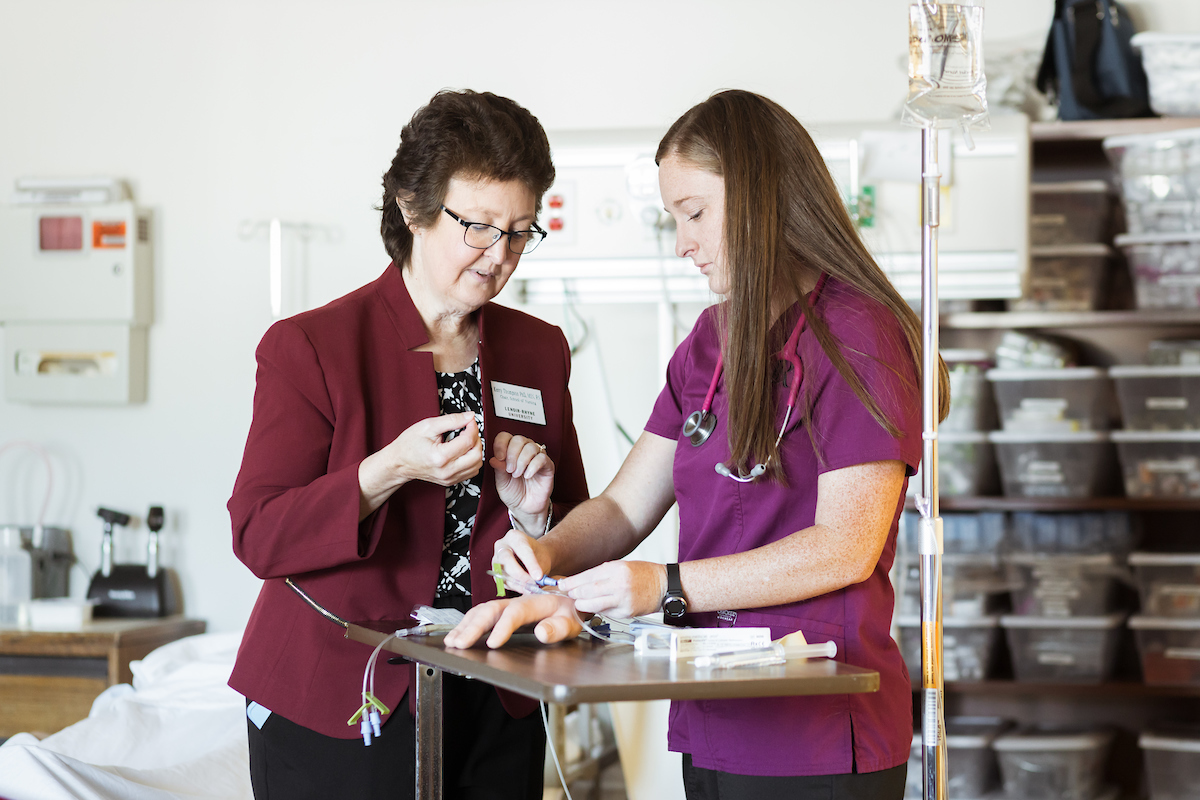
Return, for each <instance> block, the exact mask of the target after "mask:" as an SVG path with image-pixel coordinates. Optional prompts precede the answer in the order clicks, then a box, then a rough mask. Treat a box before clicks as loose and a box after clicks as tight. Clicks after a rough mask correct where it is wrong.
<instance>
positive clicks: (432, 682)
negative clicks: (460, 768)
mask: <svg viewBox="0 0 1200 800" xmlns="http://www.w3.org/2000/svg"><path fill="white" fill-rule="evenodd" d="M416 796H417V797H418V798H420V799H421V800H442V671H441V670H440V669H438V668H437V667H431V666H429V665H428V664H417V795H416Z"/></svg>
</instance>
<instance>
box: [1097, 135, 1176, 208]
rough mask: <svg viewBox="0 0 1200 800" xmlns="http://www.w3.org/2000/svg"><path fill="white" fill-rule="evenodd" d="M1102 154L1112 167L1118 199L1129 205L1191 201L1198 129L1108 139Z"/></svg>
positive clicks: (1105, 141)
mask: <svg viewBox="0 0 1200 800" xmlns="http://www.w3.org/2000/svg"><path fill="white" fill-rule="evenodd" d="M1104 151H1105V153H1106V155H1107V156H1108V159H1109V161H1111V162H1112V164H1113V166H1114V167H1115V171H1116V175H1117V178H1118V180H1119V182H1120V186H1121V199H1122V200H1124V201H1125V203H1126V206H1127V208H1128V204H1130V203H1162V202H1176V201H1194V200H1196V199H1197V198H1198V197H1200V194H1198V192H1197V189H1198V188H1200V187H1197V184H1196V181H1195V176H1196V174H1197V171H1198V170H1200V128H1184V129H1181V130H1174V131H1162V132H1159V133H1145V134H1132V135H1129V136H1110V137H1108V138H1106V139H1105V140H1104Z"/></svg>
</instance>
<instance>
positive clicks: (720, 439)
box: [446, 91, 949, 800]
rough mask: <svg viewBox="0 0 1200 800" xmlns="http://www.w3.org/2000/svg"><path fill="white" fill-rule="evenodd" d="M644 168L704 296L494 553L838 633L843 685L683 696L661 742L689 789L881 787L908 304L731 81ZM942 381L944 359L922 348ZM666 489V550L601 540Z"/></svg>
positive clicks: (508, 627) (811, 633) (910, 329)
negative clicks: (666, 353) (647, 383)
mask: <svg viewBox="0 0 1200 800" xmlns="http://www.w3.org/2000/svg"><path fill="white" fill-rule="evenodd" d="M657 160H658V163H659V185H660V187H661V189H662V198H663V201H664V203H665V204H666V208H667V211H668V212H670V214H671V215H672V216H673V217H674V218H675V221H676V223H677V233H676V237H677V239H676V247H675V251H676V253H677V255H679V256H680V257H690V258H691V259H692V261H693V262H695V264H696V266H697V267H698V268H699V270H700V272H701V273H702V274H703V275H705V276H706V277H707V278H708V284H709V288H710V289H711V290H712V291H713V292H714V293H715V294H717V295H719V296H720V297H721V298H722V300H723V302H721V303H719V304H717V305H716V306H713V307H712V308H710V309H708V310H706V311H705V312H704V313H703V314H702V315H701V316H700V319H699V320H698V321H697V323H696V326H695V328H694V329H693V330H692V332H691V334H690V335H689V336H688V337H687V339H685V340H684V342H683V343H682V344H681V345H680V346H679V348H678V349H677V350H676V351H675V355H674V357H673V358H672V360H671V363H670V366H669V368H668V370H667V385H666V387H665V388H664V389H663V391H662V394H661V395H659V398H658V402H657V403H656V404H655V407H654V410H653V412H652V413H651V415H650V420H649V421H648V422H647V424H646V431H645V433H643V434H642V436H641V438H640V439H639V440H638V442H637V444H636V446H635V447H634V448H633V450H632V451H631V452H630V454H629V456H628V458H626V460H625V463H624V464H623V465H622V467H621V470H620V471H619V472H618V474H617V476H616V478H615V479H614V480H613V482H612V484H610V485H609V487H608V488H607V489H605V491H604V493H603V494H602V495H601V496H600V497H598V498H596V499H594V500H590V501H588V502H586V503H584V504H582V505H581V506H580V507H579V508H578V509H576V510H575V511H574V512H573V513H572V514H571V515H570V516H569V517H567V519H565V520H564V521H563V522H562V523H561V524H560V525H559V526H558V527H556V528H555V530H554V531H553V532H552V533H551V534H550V535H549V536H546V537H545V538H543V539H540V540H535V539H532V538H530V537H528V536H524V535H521V534H519V533H515V532H514V533H512V534H509V535H508V536H507V537H506V538H505V539H504V540H502V541H501V542H500V543H499V544H498V546H497V558H498V559H499V560H500V561H502V562H503V564H504V565H505V568H506V569H507V570H508V571H510V572H512V573H514V574H516V575H517V576H525V574H526V570H527V571H528V573H529V575H531V576H533V577H541V575H542V574H543V573H544V572H546V571H553V572H556V573H561V574H565V575H570V576H571V577H568V578H563V579H560V581H559V583H558V586H559V588H560V589H562V590H564V591H565V592H567V593H568V594H569V596H570V598H571V599H572V600H573V601H574V606H576V607H577V608H578V609H579V610H581V611H587V612H607V613H610V614H613V615H616V616H631V615H638V614H648V613H651V612H654V611H658V610H661V611H662V612H663V613H664V616H666V617H667V619H668V620H671V621H675V622H677V623H679V624H687V625H697V626H707V627H718V626H720V627H727V626H763V627H769V628H770V629H771V632H772V636H773V637H774V638H778V637H781V636H783V635H785V634H789V633H792V632H794V631H797V630H799V631H802V632H803V633H804V634H806V635H807V636H808V637H809V638H810V639H817V640H821V641H824V640H826V639H832V640H834V641H835V642H836V643H837V651H838V657H839V658H843V659H845V660H847V661H850V662H852V663H854V664H857V665H860V666H866V667H870V668H872V669H875V670H878V672H879V674H880V688H879V691H878V692H874V693H871V694H864V695H832V696H822V697H798V698H765V699H738V700H705V701H683V702H676V703H673V704H672V707H671V725H670V734H669V738H668V742H669V745H670V748H671V749H672V750H676V751H679V752H682V753H683V754H684V757H683V765H684V767H683V770H684V774H683V777H684V786H685V789H686V791H687V795H688V797H689V798H691V800H698V799H699V798H706V799H707V798H713V799H716V798H751V797H789V798H791V797H796V798H809V797H811V798H817V797H820V798H896V799H897V800H898V798H900V797H901V796H902V795H903V793H904V781H905V762H906V760H907V759H908V753H909V743H910V741H911V737H912V695H911V687H910V684H909V677H908V674H907V671H906V670H905V667H904V662H903V660H902V659H901V657H900V652H899V650H898V649H897V647H896V644H895V642H893V641H892V639H891V637H890V635H889V626H890V624H891V616H892V605H893V595H892V587H891V583H890V582H889V580H888V576H887V573H888V569H889V568H890V567H891V564H892V559H893V557H894V555H895V548H896V529H897V521H898V518H899V515H900V512H901V510H902V509H903V507H904V489H905V483H906V481H907V477H908V476H909V475H912V474H913V473H914V472H915V470H916V466H917V464H918V462H919V460H920V457H921V435H920V431H921V420H920V411H921V400H920V390H919V382H918V380H917V376H918V375H919V374H920V353H921V345H920V324H919V321H918V320H917V318H916V315H915V314H914V313H913V312H912V310H911V309H910V308H909V307H908V306H907V305H906V304H905V302H904V301H903V300H902V299H901V297H900V296H899V295H898V294H897V293H896V291H895V289H894V288H892V286H891V284H890V283H889V282H888V279H887V278H886V277H885V276H884V274H883V273H882V272H881V271H880V269H879V267H878V266H877V265H876V263H875V261H874V260H873V259H872V258H871V256H870V254H869V253H868V252H867V250H866V248H865V247H864V246H863V244H862V242H861V241H860V240H859V238H858V235H857V232H856V231H855V229H854V225H853V223H852V222H851V221H850V218H849V216H848V215H847V214H846V211H845V209H844V208H843V206H842V200H841V195H840V192H839V191H838V189H837V187H836V186H835V184H834V182H833V180H832V178H831V177H830V175H829V172H828V170H827V169H826V167H825V165H824V162H823V161H822V159H821V157H820V154H819V153H818V152H817V148H816V146H815V145H814V144H813V141H812V139H811V138H809V136H808V134H807V132H806V131H805V130H804V128H803V127H802V126H801V125H800V123H799V122H797V121H796V119H795V118H794V117H792V116H791V114H789V113H788V112H787V111H786V110H784V109H783V108H781V107H780V106H779V105H778V104H776V103H773V102H771V101H770V100H768V99H766V98H764V97H760V96H758V95H754V94H751V93H749V92H739V91H730V92H721V93H719V94H716V95H713V96H712V97H710V98H709V99H708V100H707V101H705V102H703V103H701V104H699V105H698V106H696V107H694V108H692V109H691V110H690V111H688V112H687V113H686V114H684V115H683V117H681V118H680V119H679V120H678V121H677V122H676V123H675V124H674V125H673V126H672V127H671V129H670V130H669V131H668V132H667V134H666V136H665V137H664V138H663V140H662V142H661V143H660V145H659V148H658V157H657ZM940 378H941V385H942V389H943V392H942V397H943V399H944V400H946V401H948V397H949V394H948V392H946V391H945V388H946V384H947V380H946V374H945V371H944V367H943V368H942V374H941V376H940ZM676 502H678V504H679V521H680V527H679V561H680V563H676V564H652V563H648V562H642V561H610V560H609V559H614V558H620V557H621V556H623V555H625V554H626V553H628V552H629V551H630V550H631V549H632V548H633V547H634V546H635V545H636V544H637V543H638V542H640V541H641V540H642V539H643V538H644V537H645V536H646V535H647V534H649V532H650V531H652V530H653V529H654V527H655V526H656V525H657V524H658V522H659V520H661V519H662V517H663V515H664V514H665V513H666V511H667V510H668V509H669V508H670V507H671V505H672V504H673V503H676ZM570 605H571V603H570V602H569V601H568V600H565V599H563V598H558V597H553V596H547V595H542V596H534V597H531V598H526V599H522V600H519V601H496V602H495V603H494V604H489V605H487V606H483V607H479V608H476V609H474V610H473V611H472V613H471V614H468V617H467V620H465V621H464V623H463V624H462V625H461V626H460V627H459V629H458V630H456V631H454V632H452V633H451V634H450V635H448V636H447V637H446V644H447V645H448V646H452V647H466V646H470V645H471V644H473V643H474V641H475V640H476V639H477V638H478V637H480V636H482V635H483V633H484V632H485V631H486V630H488V629H489V628H494V629H493V630H492V633H491V636H490V637H489V638H488V644H489V645H490V646H498V645H500V644H501V643H502V642H503V641H504V640H505V639H506V638H507V636H508V635H509V634H510V633H511V631H512V629H513V627H514V626H515V625H518V624H521V623H524V622H527V621H533V620H539V619H540V620H542V621H541V622H540V623H539V627H538V629H537V634H538V636H539V637H540V638H542V639H543V640H544V641H551V640H557V639H561V638H563V637H565V636H568V635H571V634H572V633H573V632H577V631H578V622H577V621H576V620H575V619H574V617H573V614H574V611H573V609H572V608H570Z"/></svg>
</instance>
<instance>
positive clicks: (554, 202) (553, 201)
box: [549, 194, 563, 208]
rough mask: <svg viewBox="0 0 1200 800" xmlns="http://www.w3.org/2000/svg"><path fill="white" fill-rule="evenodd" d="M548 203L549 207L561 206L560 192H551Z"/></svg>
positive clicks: (561, 197)
mask: <svg viewBox="0 0 1200 800" xmlns="http://www.w3.org/2000/svg"><path fill="white" fill-rule="evenodd" d="M549 203H550V207H551V208H562V207H563V196H562V195H561V194H552V195H550V200H549Z"/></svg>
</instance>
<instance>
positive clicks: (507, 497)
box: [488, 431, 554, 536]
mask: <svg viewBox="0 0 1200 800" xmlns="http://www.w3.org/2000/svg"><path fill="white" fill-rule="evenodd" d="M492 453H493V455H492V458H491V459H490V460H489V461H488V463H489V464H490V465H491V467H492V470H493V471H494V472H495V473H496V494H498V495H499V496H500V499H501V500H502V501H503V502H504V505H506V506H508V509H509V511H511V512H512V514H513V517H514V518H515V519H516V520H517V522H518V523H519V524H520V525H521V527H522V528H523V529H524V532H525V533H528V534H529V535H531V536H540V535H541V534H542V531H544V530H545V529H546V515H547V514H548V513H549V508H550V493H551V492H552V491H553V490H554V462H553V461H551V460H550V456H548V455H546V448H544V447H543V446H542V445H540V444H538V443H537V442H535V441H533V440H532V439H527V438H526V437H524V436H513V435H512V434H511V433H506V432H504V431H501V432H500V433H497V434H496V438H495V440H494V441H493V443H492Z"/></svg>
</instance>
